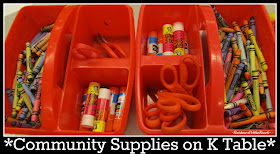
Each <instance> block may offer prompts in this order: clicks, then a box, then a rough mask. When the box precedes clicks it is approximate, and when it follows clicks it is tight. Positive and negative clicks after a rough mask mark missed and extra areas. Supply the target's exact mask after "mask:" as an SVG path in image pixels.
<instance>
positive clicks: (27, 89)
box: [18, 78, 35, 104]
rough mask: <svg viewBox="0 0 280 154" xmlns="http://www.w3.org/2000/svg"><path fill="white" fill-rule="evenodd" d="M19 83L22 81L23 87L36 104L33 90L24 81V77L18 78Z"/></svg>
mask: <svg viewBox="0 0 280 154" xmlns="http://www.w3.org/2000/svg"><path fill="white" fill-rule="evenodd" d="M18 83H20V85H21V86H22V87H23V89H24V91H25V92H26V94H27V96H28V98H29V99H30V101H31V102H32V104H34V102H35V97H34V95H33V94H32V92H31V91H30V90H29V88H28V87H27V85H26V84H25V83H24V82H23V80H22V78H18Z"/></svg>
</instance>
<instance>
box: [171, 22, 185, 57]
mask: <svg viewBox="0 0 280 154" xmlns="http://www.w3.org/2000/svg"><path fill="white" fill-rule="evenodd" d="M173 45H174V54H175V55H184V54H185V42H184V25H183V23H182V22H175V23H173Z"/></svg>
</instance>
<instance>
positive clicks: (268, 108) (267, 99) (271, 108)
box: [264, 88, 273, 112]
mask: <svg viewBox="0 0 280 154" xmlns="http://www.w3.org/2000/svg"><path fill="white" fill-rule="evenodd" d="M264 91H265V95H266V97H265V102H266V110H267V112H272V111H273V107H272V103H271V98H270V92H269V88H265V89H264Z"/></svg>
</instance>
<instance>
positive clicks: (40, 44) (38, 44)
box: [32, 32, 51, 55]
mask: <svg viewBox="0 0 280 154" xmlns="http://www.w3.org/2000/svg"><path fill="white" fill-rule="evenodd" d="M50 36H51V32H50V33H48V34H47V35H46V36H44V37H43V38H42V39H41V40H40V42H38V43H37V44H35V45H34V46H33V49H32V53H36V54H37V52H38V51H39V50H40V49H41V48H42V47H43V46H44V45H45V44H46V43H47V42H48V41H49V39H50ZM37 55H38V54H37Z"/></svg>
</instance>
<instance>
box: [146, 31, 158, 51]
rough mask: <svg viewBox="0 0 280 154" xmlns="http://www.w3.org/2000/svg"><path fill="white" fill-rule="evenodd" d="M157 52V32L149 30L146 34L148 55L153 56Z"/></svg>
mask: <svg viewBox="0 0 280 154" xmlns="http://www.w3.org/2000/svg"><path fill="white" fill-rule="evenodd" d="M157 53H158V46H157V32H155V31H151V32H149V35H148V54H147V55H148V56H154V55H157Z"/></svg>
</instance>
